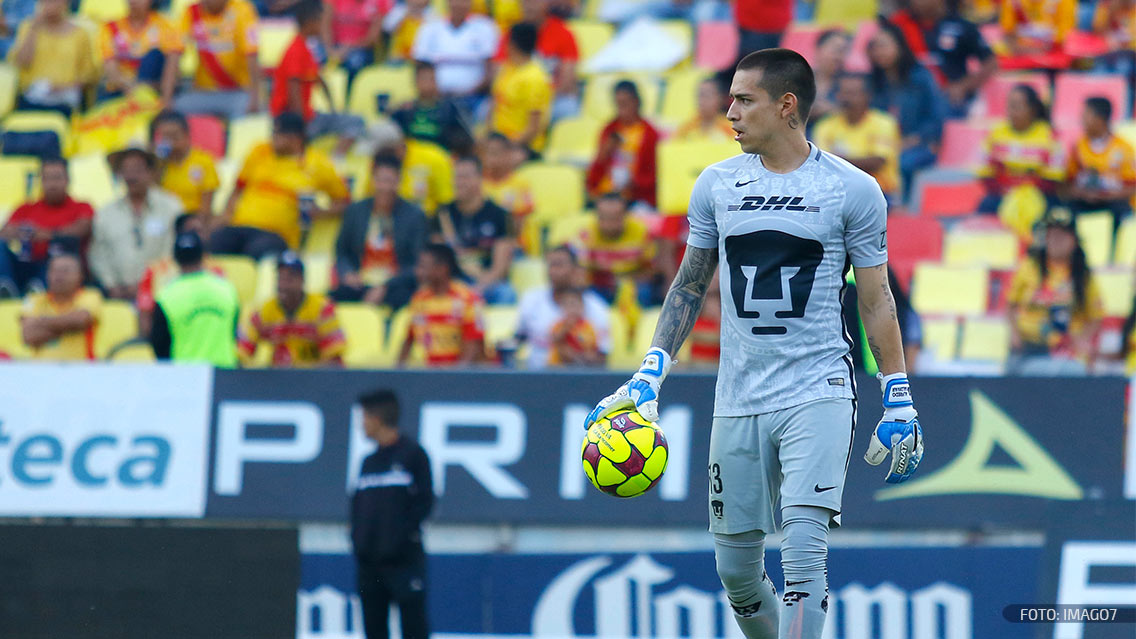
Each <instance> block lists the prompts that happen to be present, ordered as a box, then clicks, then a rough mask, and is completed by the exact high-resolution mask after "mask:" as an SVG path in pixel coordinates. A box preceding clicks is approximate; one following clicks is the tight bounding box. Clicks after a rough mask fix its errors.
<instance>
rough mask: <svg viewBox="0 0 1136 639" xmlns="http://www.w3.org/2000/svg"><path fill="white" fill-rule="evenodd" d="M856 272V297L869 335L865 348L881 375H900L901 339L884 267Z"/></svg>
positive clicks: (902, 366) (862, 269) (865, 329)
mask: <svg viewBox="0 0 1136 639" xmlns="http://www.w3.org/2000/svg"><path fill="white" fill-rule="evenodd" d="M855 272H856V296H857V297H858V298H859V300H860V318H861V320H862V321H863V322H864V332H865V333H866V334H867V336H868V348H869V349H871V351H872V355H873V356H875V358H876V364H877V365H878V366H879V368H880V372H881V373H883V374H884V375H890V374H892V373H902V372H904V371H905V370H906V364H905V363H904V361H903V339H902V337H901V336H900V334H899V319H898V318H897V316H896V312H895V299H894V298H892V295H891V286H889V285H888V275H887V264H881V265H879V266H872V267H869V268H856V269H855Z"/></svg>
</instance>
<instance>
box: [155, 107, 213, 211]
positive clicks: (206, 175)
mask: <svg viewBox="0 0 1136 639" xmlns="http://www.w3.org/2000/svg"><path fill="white" fill-rule="evenodd" d="M150 144H151V145H152V150H153V152H154V155H156V156H157V157H158V162H159V170H160V171H161V174H162V179H161V186H162V188H163V189H165V190H166V191H169V192H170V193H172V194H173V195H175V196H177V198H178V199H179V200H181V203H182V206H183V207H184V208H185V211H186V212H188V213H193V214H196V215H200V216H201V217H202V219H203V220H207V221H212V219H213V195H214V193H216V192H217V188H218V187H219V186H220V185H221V181H220V179H219V178H218V177H217V167H216V165H215V164H214V162H213V156H211V155H209V154H208V153H206V152H205V151H202V150H201V149H197V148H194V147H193V146H191V144H190V139H189V122H188V121H187V120H186V119H185V116H184V115H182V114H181V113H178V112H177V111H169V110H166V111H162V112H161V113H159V114H158V115H157V116H156V117H155V118H154V120H153V121H152V122H151V123H150ZM198 232H199V233H202V232H203V230H199V231H198Z"/></svg>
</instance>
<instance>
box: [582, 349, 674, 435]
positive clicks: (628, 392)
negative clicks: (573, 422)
mask: <svg viewBox="0 0 1136 639" xmlns="http://www.w3.org/2000/svg"><path fill="white" fill-rule="evenodd" d="M673 363H674V362H673V361H671V356H670V355H668V354H667V352H666V351H664V350H663V349H661V348H658V347H655V346H653V347H651V349H650V350H648V351H647V355H646V356H645V357H644V358H643V364H641V365H640V366H639V372H637V373H635V374H634V375H632V376H631V379H630V380H628V381H627V383H625V384H624V385H623V386H620V387H619V388H618V389H616V391H615V392H614V393H612V394H611V395H608V396H607V397H605V398H603V399H601V400H600V403H598V404H596V407H595V408H593V409H592V412H590V413H588V416H587V418H585V419H584V428H585V429H587V428H588V427H590V426H591V425H592V424H594V423H596V421H597V420H599V419H602V418H604V417H606V416H608V415H610V414H612V413H614V412H615V411H617V410H621V409H624V408H634V409H635V410H637V411H639V414H640V415H642V416H643V419H645V420H647V421H649V422H655V421H658V420H659V387H660V386H661V385H662V384H663V380H664V379H666V377H667V372H668V371H670V369H671V365H672V364H673Z"/></svg>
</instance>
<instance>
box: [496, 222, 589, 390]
mask: <svg viewBox="0 0 1136 639" xmlns="http://www.w3.org/2000/svg"><path fill="white" fill-rule="evenodd" d="M544 261H545V265H546V266H547V268H548V286H541V287H537V288H533V289H530V290H528V291H526V292H525V294H524V296H523V297H522V298H521V303H520V305H519V306H518V309H517V331H516V335H517V337H518V338H519V339H521V340H523V341H525V342H526V343H527V344H528V358H527V359H526V361H525V366H526V367H527V368H528V369H529V370H537V369H541V368H544V367H546V366H548V364H549V361H550V358H551V357H552V330H553V326H555V325H556V323H557V322H558V321H560V317H561V316H562V315H563V313H562V309H561V307H560V304H559V303H558V302H557V300H559V299H561V294H562V293H565V292H567V291H571V290H581V289H580V286H581V284H582V283H583V281H584V278H583V277H582V275H583V274H582V272H581V269H580V262H579V259H578V258H577V257H576V250H575V249H573V248H572V247H571V246H568V245H566V244H564V245H560V246H557V247H555V248H552V249H550V250H549V251H548V253H547V254H546V255H545V258H544ZM581 295H582V301H583V305H584V311H583V314H584V317H585V318H586V319H587V321H588V324H589V325H590V326H591V327H592V329H593V330H594V331H595V333H596V336H597V342H598V344H597V349H598V350H599V352H600V353H602V354H603V355H604V356H606V354H607V353H608V352H609V351H610V350H611V336H610V334H609V327H610V317H611V309H610V308H609V307H608V305H607V303H605V302H604V301H603V299H602V298H600V296H598V295H596V294H595V293H594V292H592V291H590V290H583V292H582V293H581Z"/></svg>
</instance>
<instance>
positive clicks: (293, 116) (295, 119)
mask: <svg viewBox="0 0 1136 639" xmlns="http://www.w3.org/2000/svg"><path fill="white" fill-rule="evenodd" d="M272 130H273V131H274V132H276V133H280V134H281V135H296V136H299V137H301V138H305V137H306V136H305V133H304V130H305V125H304V116H302V115H300V114H299V113H294V112H292V111H284V112H283V113H281V114H280V115H278V116H276V119H275V120H273V122H272Z"/></svg>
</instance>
